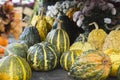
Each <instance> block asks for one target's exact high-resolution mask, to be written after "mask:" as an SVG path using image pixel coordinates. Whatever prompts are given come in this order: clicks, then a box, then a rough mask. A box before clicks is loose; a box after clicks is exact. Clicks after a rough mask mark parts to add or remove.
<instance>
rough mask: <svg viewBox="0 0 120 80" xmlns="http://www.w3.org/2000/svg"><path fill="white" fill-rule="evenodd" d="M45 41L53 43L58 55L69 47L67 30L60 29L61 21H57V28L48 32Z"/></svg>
mask: <svg viewBox="0 0 120 80" xmlns="http://www.w3.org/2000/svg"><path fill="white" fill-rule="evenodd" d="M46 41H48V42H50V43H51V44H53V45H55V46H56V48H57V50H58V52H59V53H60V55H61V54H62V53H63V52H65V51H67V50H68V49H69V47H70V39H69V36H68V34H67V32H66V31H64V30H63V29H61V21H60V22H59V24H58V26H57V29H53V30H51V31H50V32H49V33H48V35H47V37H46Z"/></svg>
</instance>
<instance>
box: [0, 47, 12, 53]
mask: <svg viewBox="0 0 120 80" xmlns="http://www.w3.org/2000/svg"><path fill="white" fill-rule="evenodd" d="M0 47H1V48H3V49H5V50H6V51H7V52H8V53H9V55H11V54H12V52H11V51H10V50H8V49H6V48H5V47H3V46H2V45H0Z"/></svg>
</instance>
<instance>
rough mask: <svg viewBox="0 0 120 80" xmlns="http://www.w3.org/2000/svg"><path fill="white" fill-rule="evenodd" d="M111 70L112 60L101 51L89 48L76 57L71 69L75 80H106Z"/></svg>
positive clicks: (70, 72) (71, 74) (70, 71)
mask: <svg viewBox="0 0 120 80" xmlns="http://www.w3.org/2000/svg"><path fill="white" fill-rule="evenodd" d="M110 71H111V60H110V58H109V56H108V55H106V54H104V53H103V52H101V51H96V50H89V51H85V52H83V53H82V54H81V55H80V56H79V57H77V58H76V60H75V62H74V63H73V65H72V67H71V68H70V70H69V75H70V76H72V77H73V78H74V79H75V80H106V79H107V78H108V76H109V73H110Z"/></svg>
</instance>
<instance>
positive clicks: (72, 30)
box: [52, 13, 84, 45]
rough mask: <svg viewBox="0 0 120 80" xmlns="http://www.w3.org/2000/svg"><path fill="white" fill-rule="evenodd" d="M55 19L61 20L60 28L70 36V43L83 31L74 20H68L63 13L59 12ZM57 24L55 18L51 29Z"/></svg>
mask: <svg viewBox="0 0 120 80" xmlns="http://www.w3.org/2000/svg"><path fill="white" fill-rule="evenodd" d="M57 19H59V20H61V21H62V23H61V29H63V30H65V31H66V32H67V34H68V36H69V38H70V45H71V44H72V43H74V41H75V39H76V38H77V37H78V36H79V34H80V33H82V32H84V30H83V29H82V28H81V27H78V26H77V25H76V23H75V22H73V21H72V20H70V19H69V18H68V17H67V16H66V15H65V14H62V13H60V14H59V15H58V17H57ZM58 24H59V21H58V20H55V22H54V24H53V26H52V29H56V28H57V25H58Z"/></svg>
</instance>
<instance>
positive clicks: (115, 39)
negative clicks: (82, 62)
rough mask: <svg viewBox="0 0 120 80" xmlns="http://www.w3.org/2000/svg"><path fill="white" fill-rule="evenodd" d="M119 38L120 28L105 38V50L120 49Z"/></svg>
mask: <svg viewBox="0 0 120 80" xmlns="http://www.w3.org/2000/svg"><path fill="white" fill-rule="evenodd" d="M119 40H120V31H119V30H114V31H111V32H110V33H109V35H108V36H107V37H106V39H105V43H104V44H103V51H105V50H107V49H116V50H120V42H119Z"/></svg>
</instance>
